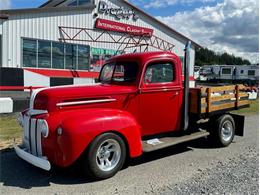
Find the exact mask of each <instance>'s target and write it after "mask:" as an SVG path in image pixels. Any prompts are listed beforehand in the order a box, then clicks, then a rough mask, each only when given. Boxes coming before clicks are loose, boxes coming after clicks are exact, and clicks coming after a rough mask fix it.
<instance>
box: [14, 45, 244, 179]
mask: <svg viewBox="0 0 260 195" xmlns="http://www.w3.org/2000/svg"><path fill="white" fill-rule="evenodd" d="M188 50H189V45H187V48H186V57H185V59H186V63H185V80H184V81H183V76H182V65H181V61H180V59H179V58H178V57H177V56H176V55H175V54H173V53H169V52H147V53H133V54H125V55H121V56H117V57H114V58H112V59H110V60H108V61H106V63H105V65H104V66H103V68H102V70H101V73H100V76H99V84H96V85H91V86H64V87H53V88H46V89H40V90H36V91H35V92H34V93H33V94H32V97H31V100H30V108H29V109H28V110H25V111H24V112H22V113H21V115H20V117H19V123H20V124H21V125H22V127H23V129H24V139H23V145H22V146H21V147H18V146H16V145H15V146H14V147H15V151H16V153H17V155H18V156H19V157H21V158H22V159H24V160H26V161H27V162H29V163H31V164H33V165H35V166H37V167H39V168H42V169H44V170H50V169H51V164H54V165H57V166H60V167H68V166H70V165H72V164H73V163H74V162H76V161H77V160H78V159H79V158H80V159H82V160H83V162H84V163H83V164H84V166H83V167H82V168H83V169H84V171H86V173H87V174H88V175H90V176H91V177H93V178H96V179H106V178H109V177H112V176H113V175H115V174H116V173H117V172H118V171H119V170H120V169H121V168H122V166H123V164H124V162H125V159H126V158H127V157H130V158H134V157H138V156H140V155H142V153H143V152H150V151H154V150H158V149H161V148H165V147H169V146H172V145H175V144H178V143H181V142H185V141H189V140H193V139H198V138H201V137H205V136H209V137H212V140H213V141H215V142H216V143H218V144H219V145H220V146H228V145H229V144H230V143H231V142H232V140H233V138H234V136H235V134H236V135H243V126H244V124H243V121H244V118H243V117H240V116H235V115H231V114H229V113H228V111H230V110H234V109H238V108H241V107H245V106H248V105H249V102H248V100H247V99H248V98H247V96H246V94H245V93H242V92H240V90H241V89H242V87H241V86H221V87H201V88H193V89H190V88H189V71H188V63H189V60H188V59H189V51H188ZM224 88H225V89H224ZM216 91H220V95H218V96H216V95H214V94H216ZM227 91H229V93H226V92H227ZM223 100H224V101H223ZM215 103H216V104H215ZM200 119H209V121H210V122H209V123H210V124H211V125H210V127H211V128H208V129H206V131H202V130H201V127H200V123H198V122H197V121H199V120H200ZM212 124H214V125H212ZM237 124H239V125H237Z"/></svg>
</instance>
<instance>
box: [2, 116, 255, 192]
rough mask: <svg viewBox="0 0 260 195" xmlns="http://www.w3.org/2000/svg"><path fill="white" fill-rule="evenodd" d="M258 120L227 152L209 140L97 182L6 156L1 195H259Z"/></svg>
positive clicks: (76, 171)
mask: <svg viewBox="0 0 260 195" xmlns="http://www.w3.org/2000/svg"><path fill="white" fill-rule="evenodd" d="M258 121H259V117H258V116H257V115H255V116H249V117H247V119H246V132H245V136H244V137H243V138H240V137H236V138H235V141H234V143H232V144H231V146H230V147H227V148H222V149H219V148H213V147H211V146H210V145H209V144H208V142H207V141H206V139H200V140H198V141H192V142H188V143H185V144H181V145H178V146H175V147H171V148H168V149H164V150H160V151H157V152H152V153H149V154H145V155H143V156H142V157H140V158H138V159H134V160H131V161H130V162H129V163H128V166H127V167H126V168H125V169H123V170H122V171H120V172H119V173H118V174H117V175H116V176H115V177H113V178H111V179H108V180H105V181H99V182H92V181H90V180H88V179H87V178H86V177H84V175H83V174H82V171H81V169H80V168H79V167H73V168H70V169H67V170H57V169H56V170H53V171H51V172H45V171H42V170H40V169H37V168H35V167H33V166H31V165H29V164H28V163H26V162H24V161H22V160H21V159H19V158H18V157H17V156H16V155H15V153H14V152H13V151H5V152H1V173H0V174H1V175H0V188H1V189H0V192H1V193H2V194H91V195H92V194H99V195H102V194H106V195H107V194H129V195H130V194H131V195H132V194H138V195H139V194H258V172H259V170H258V168H259V167H258V162H259V157H258V156H259V152H258V151H259V141H258V140H259V126H258Z"/></svg>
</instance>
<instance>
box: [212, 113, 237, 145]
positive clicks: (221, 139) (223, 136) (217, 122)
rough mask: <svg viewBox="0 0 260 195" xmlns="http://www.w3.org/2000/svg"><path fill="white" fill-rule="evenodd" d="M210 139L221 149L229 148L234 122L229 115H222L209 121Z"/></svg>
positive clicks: (233, 131) (232, 137)
mask: <svg viewBox="0 0 260 195" xmlns="http://www.w3.org/2000/svg"><path fill="white" fill-rule="evenodd" d="M211 128H213V129H212V130H211V134H210V138H211V141H213V142H214V143H215V144H217V145H218V146H221V147H226V146H229V145H230V144H231V143H232V141H233V139H234V136H235V121H234V119H233V117H232V116H231V115H229V114H225V115H222V116H220V117H218V118H215V119H213V120H212V121H211Z"/></svg>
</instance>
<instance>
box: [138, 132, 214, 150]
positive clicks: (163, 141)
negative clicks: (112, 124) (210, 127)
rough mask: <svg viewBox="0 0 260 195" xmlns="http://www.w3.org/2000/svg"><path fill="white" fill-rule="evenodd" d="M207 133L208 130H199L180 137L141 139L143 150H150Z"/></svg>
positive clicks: (204, 135) (196, 137)
mask: <svg viewBox="0 0 260 195" xmlns="http://www.w3.org/2000/svg"><path fill="white" fill-rule="evenodd" d="M208 135H209V132H206V131H200V132H196V133H192V134H189V135H184V136H180V137H162V138H154V139H150V140H143V141H142V146H143V152H152V151H155V150H159V149H163V148H167V147H170V146H173V145H177V144H180V143H183V142H187V141H191V140H195V139H199V138H202V137H207V136H208Z"/></svg>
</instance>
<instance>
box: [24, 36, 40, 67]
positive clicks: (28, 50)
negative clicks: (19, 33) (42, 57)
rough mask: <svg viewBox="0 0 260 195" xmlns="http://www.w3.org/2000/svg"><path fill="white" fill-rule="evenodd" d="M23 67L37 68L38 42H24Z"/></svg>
mask: <svg viewBox="0 0 260 195" xmlns="http://www.w3.org/2000/svg"><path fill="white" fill-rule="evenodd" d="M22 47H23V66H24V67H36V66H37V41H36V40H29V39H24V40H23V46H22Z"/></svg>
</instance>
